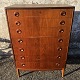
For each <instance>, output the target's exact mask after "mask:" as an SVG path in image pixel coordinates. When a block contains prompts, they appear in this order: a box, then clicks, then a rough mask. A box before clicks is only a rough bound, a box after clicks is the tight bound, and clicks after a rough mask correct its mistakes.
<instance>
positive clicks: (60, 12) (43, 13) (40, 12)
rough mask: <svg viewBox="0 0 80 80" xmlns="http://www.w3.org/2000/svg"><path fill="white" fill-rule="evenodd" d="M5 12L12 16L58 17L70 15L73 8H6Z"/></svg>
mask: <svg viewBox="0 0 80 80" xmlns="http://www.w3.org/2000/svg"><path fill="white" fill-rule="evenodd" d="M7 14H8V15H9V16H10V17H13V18H22V17H25V18H26V17H33V16H35V17H42V18H60V17H72V16H73V9H29V10H26V9H22V10H20V9H13V10H7Z"/></svg>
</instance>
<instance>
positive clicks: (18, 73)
mask: <svg viewBox="0 0 80 80" xmlns="http://www.w3.org/2000/svg"><path fill="white" fill-rule="evenodd" d="M16 71H17V75H18V77H20V72H19V69H16Z"/></svg>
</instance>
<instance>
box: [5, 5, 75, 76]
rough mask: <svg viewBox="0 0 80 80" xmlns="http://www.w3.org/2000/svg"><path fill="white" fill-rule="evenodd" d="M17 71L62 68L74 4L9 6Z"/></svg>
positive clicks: (8, 20) (63, 66) (9, 20)
mask: <svg viewBox="0 0 80 80" xmlns="http://www.w3.org/2000/svg"><path fill="white" fill-rule="evenodd" d="M5 10H6V16H7V22H8V28H9V33H10V39H11V43H12V49H13V53H14V60H15V64H16V70H17V73H18V75H19V69H21V70H62V77H63V75H64V68H65V64H66V60H67V53H68V45H69V39H70V31H71V26H72V19H73V11H74V6H68V5H59V4H58V5H57V4H55V5H54V4H51V5H48V4H44V5H43V4H32V5H31V4H27V5H25V4H24V5H20V4H19V5H13V6H10V7H6V8H5Z"/></svg>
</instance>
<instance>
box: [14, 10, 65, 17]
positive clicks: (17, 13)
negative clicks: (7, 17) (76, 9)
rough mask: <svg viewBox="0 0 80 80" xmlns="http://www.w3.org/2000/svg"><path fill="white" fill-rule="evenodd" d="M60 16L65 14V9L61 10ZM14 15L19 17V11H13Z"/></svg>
mask: <svg viewBox="0 0 80 80" xmlns="http://www.w3.org/2000/svg"><path fill="white" fill-rule="evenodd" d="M60 14H61V16H65V15H66V11H62V12H61V13H60ZM14 15H15V16H16V17H19V15H20V14H19V12H14Z"/></svg>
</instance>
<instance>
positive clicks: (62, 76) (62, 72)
mask: <svg viewBox="0 0 80 80" xmlns="http://www.w3.org/2000/svg"><path fill="white" fill-rule="evenodd" d="M62 77H64V68H62Z"/></svg>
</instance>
